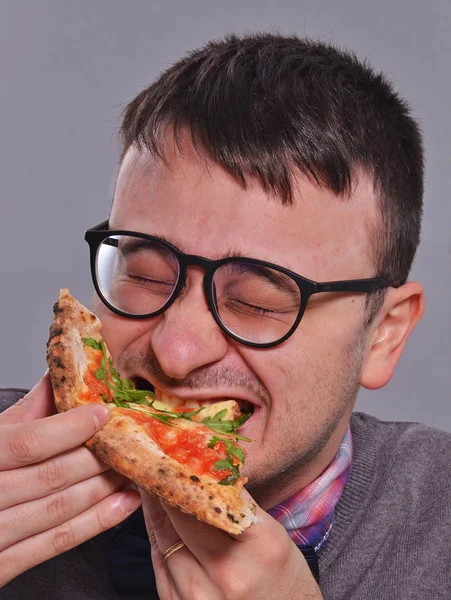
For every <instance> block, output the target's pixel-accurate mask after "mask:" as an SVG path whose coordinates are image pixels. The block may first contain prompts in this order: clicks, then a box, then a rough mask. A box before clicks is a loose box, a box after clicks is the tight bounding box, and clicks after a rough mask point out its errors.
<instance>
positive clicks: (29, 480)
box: [0, 374, 141, 587]
mask: <svg viewBox="0 0 451 600" xmlns="http://www.w3.org/2000/svg"><path fill="white" fill-rule="evenodd" d="M55 412H56V411H55V405H54V402H53V393H52V387H51V384H50V379H49V376H48V375H47V374H46V375H45V376H44V377H43V378H42V379H41V381H40V382H39V383H38V384H37V385H36V387H34V388H33V390H32V391H31V392H30V393H29V394H27V395H26V396H25V397H24V398H23V399H22V400H19V402H18V403H17V404H16V405H14V406H12V407H11V408H9V409H8V410H6V411H5V412H4V413H3V414H1V415H0V490H1V494H0V531H1V535H0V587H2V586H3V585H5V584H6V583H8V582H9V581H10V580H11V579H13V578H14V577H16V576H17V575H19V574H20V573H22V572H23V571H26V570H27V569H30V568H31V567H33V566H35V565H37V564H39V563H41V562H44V561H45V560H48V559H49V558H52V557H54V556H56V555H57V554H61V553H63V552H65V551H67V550H69V549H71V548H73V547H75V546H77V545H79V544H81V543H82V542H85V541H86V540H88V539H89V538H92V537H94V536H96V535H98V534H99V533H101V532H103V531H105V530H107V529H109V528H110V527H113V526H114V525H117V524H118V523H120V522H121V521H122V520H123V519H125V518H126V517H127V516H128V515H129V514H130V513H131V512H133V511H134V510H135V509H136V508H138V506H139V505H140V503H141V501H140V498H139V494H138V493H137V492H135V491H133V490H124V491H119V490H123V488H124V487H125V486H126V485H127V482H128V480H127V479H126V478H124V477H122V476H121V475H118V474H117V473H114V472H113V471H112V470H110V469H109V468H108V467H107V466H106V465H105V464H104V463H102V462H101V461H100V460H98V459H97V458H96V457H95V456H94V455H93V454H91V452H90V451H89V450H88V449H87V448H85V447H82V446H81V444H82V443H83V442H85V441H86V440H87V439H89V438H90V437H91V436H92V435H93V434H94V433H95V431H96V430H97V429H99V428H100V427H101V426H102V425H104V424H105V423H106V421H107V420H108V418H109V415H108V410H106V409H105V407H104V406H102V405H101V404H91V405H89V406H82V407H79V408H75V409H73V410H71V411H68V412H66V413H63V414H55Z"/></svg>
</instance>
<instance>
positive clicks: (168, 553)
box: [163, 540, 185, 562]
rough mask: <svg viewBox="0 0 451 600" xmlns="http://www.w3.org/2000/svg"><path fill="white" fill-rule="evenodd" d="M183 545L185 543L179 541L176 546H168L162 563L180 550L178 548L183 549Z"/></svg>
mask: <svg viewBox="0 0 451 600" xmlns="http://www.w3.org/2000/svg"><path fill="white" fill-rule="evenodd" d="M184 545H185V542H182V540H180V541H179V542H177V543H176V544H173V545H172V546H170V547H169V548H168V549H167V550H166V552H165V553H164V554H163V558H164V561H165V562H166V561H167V560H168V558H169V557H170V556H172V555H173V554H175V553H176V552H177V550H180V548H183V546H184Z"/></svg>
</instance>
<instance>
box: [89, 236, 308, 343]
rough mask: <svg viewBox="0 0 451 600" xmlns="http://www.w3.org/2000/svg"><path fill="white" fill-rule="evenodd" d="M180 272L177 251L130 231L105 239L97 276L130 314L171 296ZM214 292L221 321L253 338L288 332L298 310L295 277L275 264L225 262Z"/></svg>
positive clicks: (270, 337)
mask: <svg viewBox="0 0 451 600" xmlns="http://www.w3.org/2000/svg"><path fill="white" fill-rule="evenodd" d="M179 275H180V265H179V262H178V259H177V257H176V256H175V254H174V253H173V252H172V250H170V249H169V248H167V247H166V246H164V245H163V244H160V243H158V242H155V241H150V240H145V239H142V238H138V237H134V236H129V235H114V236H110V237H109V238H106V239H105V240H103V242H102V243H101V244H100V246H99V249H98V252H97V262H96V276H97V282H98V285H99V288H100V291H101V293H102V294H103V296H104V297H105V299H106V300H107V301H108V302H109V303H110V304H111V305H112V306H114V307H115V308H117V309H119V310H120V311H122V312H124V313H127V314H129V315H135V316H138V315H147V314H151V313H155V312H157V311H159V310H160V309H161V308H163V307H164V305H165V304H167V303H168V302H169V300H170V299H171V297H172V295H173V293H174V290H175V288H176V285H177V282H178V279H179ZM212 296H213V301H214V303H215V307H216V311H217V313H218V315H219V319H220V320H221V322H222V324H223V326H224V327H225V328H226V329H227V330H228V331H230V332H231V333H233V334H234V335H236V336H238V337H239V338H241V339H243V340H245V341H248V342H253V343H259V344H260V343H261V344H266V343H271V342H275V341H277V340H279V339H281V338H282V337H283V336H284V335H286V334H287V333H288V331H289V330H290V329H291V327H292V326H293V324H294V323H295V321H296V318H297V316H298V313H299V308H300V305H301V292H300V290H299V287H298V285H297V284H296V282H295V281H294V280H293V279H291V277H289V276H288V275H286V274H285V273H282V272H281V271H278V270H276V269H273V268H270V267H266V266H262V265H257V264H255V263H252V262H246V261H242V262H228V263H225V264H223V265H221V266H220V267H219V268H217V269H216V271H215V273H214V276H213V281H212Z"/></svg>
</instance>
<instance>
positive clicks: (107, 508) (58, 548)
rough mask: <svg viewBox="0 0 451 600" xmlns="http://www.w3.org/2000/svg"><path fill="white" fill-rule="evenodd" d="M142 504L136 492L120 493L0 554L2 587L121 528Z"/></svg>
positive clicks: (0, 583)
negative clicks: (89, 541)
mask: <svg viewBox="0 0 451 600" xmlns="http://www.w3.org/2000/svg"><path fill="white" fill-rule="evenodd" d="M140 504H141V498H140V496H139V494H138V493H137V492H135V491H134V490H127V491H124V492H117V493H115V494H113V495H111V496H109V497H108V498H105V499H104V500H102V501H100V502H99V503H98V504H96V505H95V506H93V507H91V508H90V509H88V510H86V511H84V512H83V513H81V514H79V515H77V516H76V517H74V518H73V519H71V520H70V521H67V522H66V523H63V524H62V525H59V526H58V527H54V528H53V529H48V530H47V531H44V532H43V533H40V534H38V535H36V536H33V537H31V538H27V539H25V540H22V541H21V542H18V543H17V544H14V545H13V546H10V547H9V548H7V549H6V550H3V551H2V552H1V553H0V564H1V569H0V587H1V586H2V585H5V584H6V583H8V582H9V581H11V579H14V577H17V575H20V573H23V572H24V571H27V570H28V569H31V568H32V567H34V566H35V565H38V564H40V563H42V562H44V561H46V560H49V559H50V558H53V557H54V556H57V555H58V554H62V553H63V552H67V551H68V550H71V549H72V548H75V546H78V545H79V544H82V543H83V542H86V541H87V540H89V539H91V538H93V537H95V536H96V535H99V534H100V533H102V532H104V531H106V530H107V529H110V528H111V527H114V526H115V525H118V524H119V523H120V522H121V521H123V520H124V519H125V518H127V517H128V516H129V515H130V514H131V513H132V512H134V511H135V510H136V509H137V508H138V507H139V505H140Z"/></svg>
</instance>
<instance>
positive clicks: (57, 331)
mask: <svg viewBox="0 0 451 600" xmlns="http://www.w3.org/2000/svg"><path fill="white" fill-rule="evenodd" d="M62 333H63V330H62V328H60V329H51V330H50V336H49V338H50V339H52V338H54V337H56V336H58V335H61V334H62Z"/></svg>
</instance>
